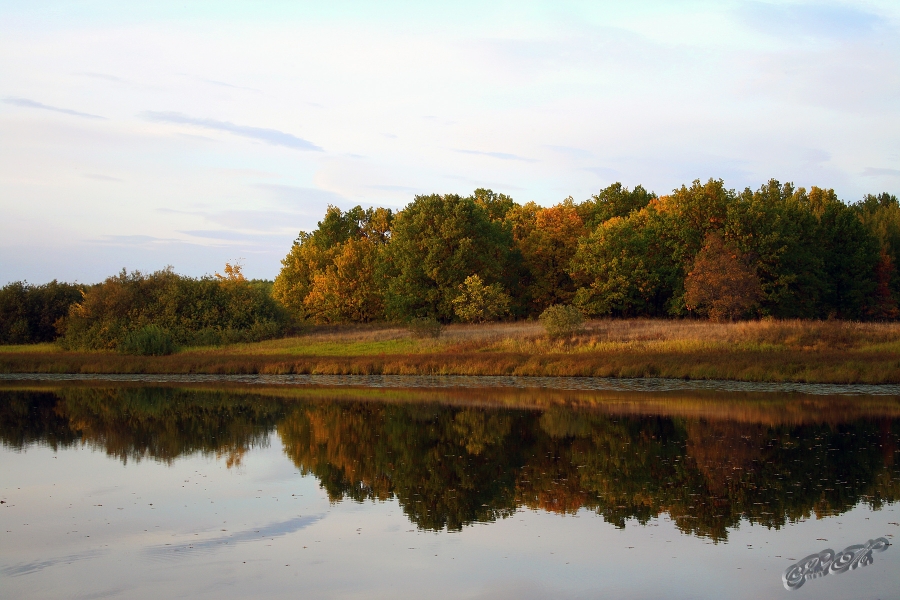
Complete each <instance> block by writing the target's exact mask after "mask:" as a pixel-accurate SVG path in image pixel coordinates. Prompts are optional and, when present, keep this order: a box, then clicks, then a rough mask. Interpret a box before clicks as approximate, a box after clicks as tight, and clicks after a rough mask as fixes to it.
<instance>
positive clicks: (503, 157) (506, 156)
mask: <svg viewBox="0 0 900 600" xmlns="http://www.w3.org/2000/svg"><path fill="white" fill-rule="evenodd" d="M456 152H459V153H461V154H475V155H478V156H490V157H491V158H499V159H500V160H518V161H522V162H531V163H533V162H537V161H536V160H535V159H533V158H525V157H524V156H519V155H517V154H507V153H506V152H479V151H478V150H456Z"/></svg>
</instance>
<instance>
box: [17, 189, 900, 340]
mask: <svg viewBox="0 0 900 600" xmlns="http://www.w3.org/2000/svg"><path fill="white" fill-rule="evenodd" d="M898 260H900V203H898V200H897V197H896V196H894V195H891V194H888V193H882V194H880V195H877V196H875V195H867V196H865V197H864V198H863V199H862V200H860V201H858V202H856V203H852V204H848V203H845V202H843V201H841V200H840V199H839V198H838V197H837V195H836V194H835V193H834V191H833V190H825V189H821V188H817V187H813V188H811V189H809V190H806V189H804V188H794V186H793V185H792V184H789V183H788V184H781V183H779V182H778V181H775V180H771V181H769V182H768V183H766V184H765V185H763V186H762V187H760V188H759V189H758V190H756V191H754V190H751V189H750V188H747V189H745V190H743V191H735V190H732V189H728V188H726V187H725V185H724V182H723V181H722V180H713V179H711V180H709V181H707V182H706V183H702V182H701V181H699V180H698V181H694V182H693V184H691V186H682V187H681V188H679V189H676V190H674V191H673V192H672V193H671V194H668V195H664V196H657V195H656V194H654V193H652V192H649V191H647V190H645V189H644V188H643V187H642V186H637V187H635V188H634V189H628V188H626V187H624V186H622V185H621V184H619V183H616V184H613V185H610V186H609V187H607V188H605V189H603V190H601V191H600V192H599V193H598V194H596V195H594V196H592V197H591V198H590V199H588V200H586V201H584V202H581V203H576V202H575V201H574V200H573V199H572V198H568V199H566V200H564V201H563V202H561V203H560V204H557V205H555V206H551V207H541V206H538V205H537V204H535V203H534V202H529V203H527V204H517V203H516V202H514V201H513V199H512V198H510V197H509V196H506V195H504V194H497V193H494V192H493V191H491V190H485V189H478V190H475V192H474V194H472V195H471V196H467V197H463V196H458V195H452V194H449V195H430V196H417V197H416V198H415V199H414V200H413V202H411V203H410V204H409V205H407V206H406V207H405V208H403V209H402V210H400V211H396V212H394V211H391V210H390V209H385V208H369V209H363V208H362V207H359V206H357V207H355V208H351V209H350V210H347V211H342V210H340V209H339V208H336V207H329V209H328V210H327V212H326V214H325V216H324V218H323V219H322V221H320V222H319V223H318V227H317V228H316V229H315V230H314V231H312V232H301V233H300V235H299V237H298V238H297V240H296V241H295V242H294V244H293V246H292V247H291V249H290V251H289V253H288V254H287V256H286V257H285V259H284V260H283V261H282V265H283V266H282V269H281V271H280V273H278V276H277V277H276V278H275V281H274V283H272V282H266V281H249V280H246V279H245V278H244V276H243V275H242V273H241V270H240V266H238V265H227V266H226V271H225V274H224V275H220V274H216V276H215V277H212V276H207V277H202V278H199V279H198V278H190V277H185V276H181V275H177V274H175V273H174V272H172V270H171V269H169V270H163V271H158V272H156V273H152V274H142V273H139V272H133V273H127V272H126V271H124V270H123V271H122V272H121V273H120V274H118V275H116V276H113V277H110V278H108V279H107V280H106V281H104V282H103V283H100V284H96V285H73V284H66V283H58V282H56V281H54V282H52V283H50V284H46V285H43V286H34V285H29V284H27V283H24V282H15V283H11V284H9V285H7V286H5V287H3V288H2V289H0V344H19V343H31V342H40V341H52V340H54V339H57V337H60V336H61V338H60V343H61V344H62V345H63V347H66V348H71V349H119V350H124V351H131V350H133V351H138V352H142V353H166V352H168V351H171V348H173V347H174V346H176V345H210V344H220V343H225V342H232V341H253V340H260V339H265V338H271V337H276V336H279V335H284V334H286V333H289V332H291V331H296V330H297V328H298V327H300V326H302V325H303V324H304V323H348V322H371V321H392V322H410V321H414V320H430V321H434V322H440V323H447V322H453V321H463V322H482V321H490V320H497V319H527V318H536V317H538V316H539V315H541V314H542V313H544V311H545V310H547V309H548V308H550V307H554V306H566V307H574V309H577V310H578V311H580V312H581V313H582V314H584V315H586V316H588V317H599V316H612V317H625V318H627V317H637V316H649V317H688V316H694V317H702V318H711V319H713V320H718V321H722V320H734V319H742V318H758V317H767V316H769V317H774V318H803V319H829V318H835V319H846V320H893V319H896V318H898V316H900V310H898V300H900V273H898V271H897V268H896V265H897V261H898Z"/></svg>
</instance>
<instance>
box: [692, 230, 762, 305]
mask: <svg viewBox="0 0 900 600" xmlns="http://www.w3.org/2000/svg"><path fill="white" fill-rule="evenodd" d="M684 289H685V294H684V300H685V304H686V306H687V308H688V310H690V311H693V312H696V313H697V314H701V315H707V316H709V318H710V319H711V320H713V321H716V322H722V321H733V320H735V319H739V318H741V317H745V316H747V315H748V314H749V313H750V311H751V310H753V309H754V308H755V307H756V306H757V305H758V304H759V301H760V299H761V298H762V290H761V289H760V285H759V279H758V278H757V276H756V273H754V272H753V270H752V269H751V268H750V267H748V266H747V264H746V262H745V260H744V258H743V257H742V256H741V255H740V254H738V252H737V250H735V249H734V248H733V247H731V246H730V245H728V244H726V243H725V242H724V240H722V237H721V236H720V235H719V234H718V233H709V234H707V236H706V240H705V241H704V244H703V248H702V249H701V250H700V252H698V253H697V257H696V259H694V267H693V269H691V272H690V273H688V276H687V277H686V278H685V281H684Z"/></svg>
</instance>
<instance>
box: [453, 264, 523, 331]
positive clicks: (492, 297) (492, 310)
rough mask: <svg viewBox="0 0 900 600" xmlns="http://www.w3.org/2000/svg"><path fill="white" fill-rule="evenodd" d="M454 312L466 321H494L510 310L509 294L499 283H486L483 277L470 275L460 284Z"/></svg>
mask: <svg viewBox="0 0 900 600" xmlns="http://www.w3.org/2000/svg"><path fill="white" fill-rule="evenodd" d="M459 291H460V293H459V295H458V296H456V297H455V298H454V299H453V312H455V313H456V316H457V317H459V318H460V320H462V321H465V322H466V323H483V322H485V321H493V320H494V319H497V318H499V317H502V316H503V315H505V314H506V313H508V312H509V302H510V298H509V294H507V293H506V292H504V291H503V287H501V285H500V284H499V283H494V284H491V285H484V282H483V281H482V280H481V277H479V276H478V275H470V276H468V277H466V280H465V281H464V282H462V283H461V284H460V285H459Z"/></svg>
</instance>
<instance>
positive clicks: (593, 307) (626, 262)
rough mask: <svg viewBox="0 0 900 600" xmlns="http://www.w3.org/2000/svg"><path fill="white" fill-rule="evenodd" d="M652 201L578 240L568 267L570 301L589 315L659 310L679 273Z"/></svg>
mask: <svg viewBox="0 0 900 600" xmlns="http://www.w3.org/2000/svg"><path fill="white" fill-rule="evenodd" d="M664 224H665V220H664V219H663V218H662V216H661V215H660V214H659V213H657V211H656V209H655V208H654V207H652V206H651V207H648V208H645V209H642V210H641V211H638V212H635V213H632V214H631V215H629V216H628V217H624V218H623V217H613V218H612V219H609V220H607V221H605V222H604V223H603V224H602V225H600V226H599V227H597V228H596V229H595V230H594V231H593V232H592V233H591V234H590V235H589V236H587V237H584V238H582V239H581V240H579V242H578V248H577V250H576V252H575V255H574V257H573V258H572V262H571V265H570V267H569V269H570V270H569V273H570V274H571V276H572V279H573V280H574V281H575V283H576V285H578V289H577V291H576V292H575V297H574V304H575V305H576V306H578V307H579V308H581V309H582V310H583V311H584V312H585V313H586V314H588V315H592V316H600V315H615V316H625V317H628V316H637V315H660V314H664V313H665V310H666V305H667V303H668V302H669V299H670V298H671V295H672V289H673V287H674V284H675V280H676V279H677V278H678V277H679V276H680V270H679V268H678V265H677V264H676V263H674V261H673V260H672V257H671V251H670V249H669V248H668V247H667V245H666V243H665V237H664V233H663V232H662V231H661V229H662V228H663V227H664Z"/></svg>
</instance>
